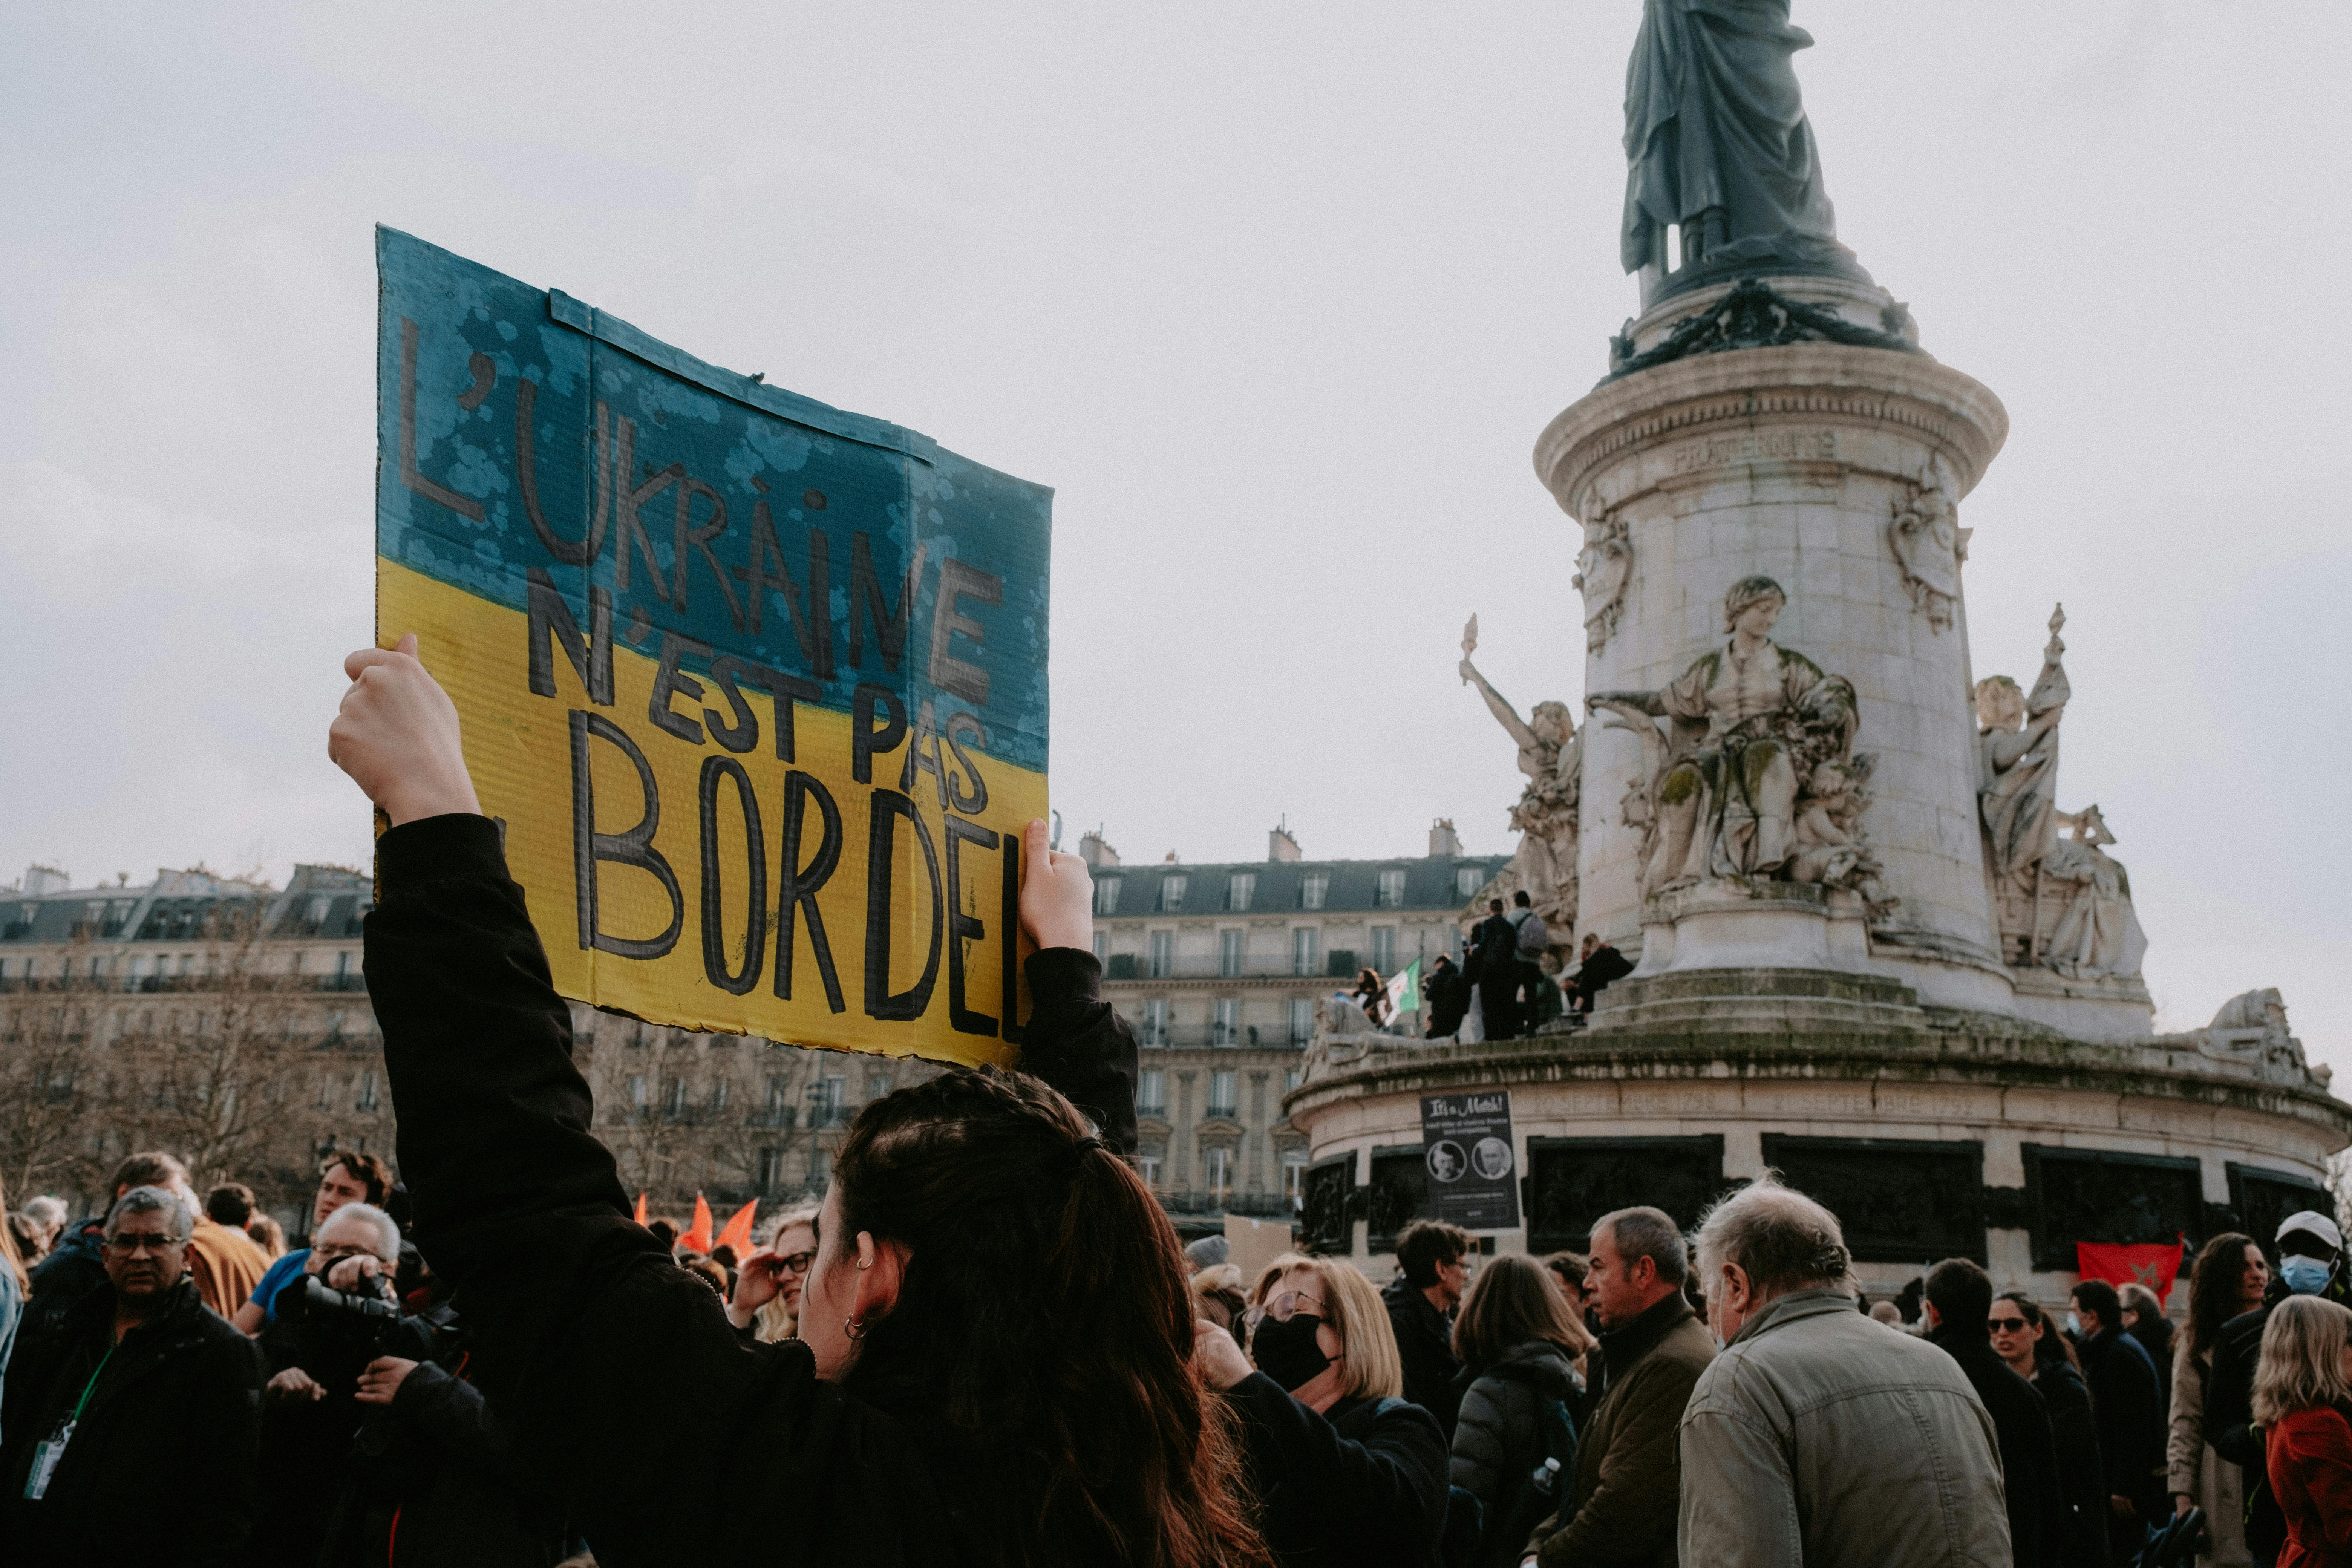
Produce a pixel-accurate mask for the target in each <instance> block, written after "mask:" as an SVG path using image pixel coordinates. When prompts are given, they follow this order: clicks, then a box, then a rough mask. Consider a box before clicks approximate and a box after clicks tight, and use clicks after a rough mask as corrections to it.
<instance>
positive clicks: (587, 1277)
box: [367, 816, 1443, 1568]
mask: <svg viewBox="0 0 2352 1568" xmlns="http://www.w3.org/2000/svg"><path fill="white" fill-rule="evenodd" d="M376 870H377V881H376V889H377V896H378V900H379V901H378V903H377V904H376V907H375V910H373V912H372V913H371V914H370V915H369V916H368V918H367V985H368V994H369V998H370V1000H371V1001H372V1002H373V1005H374V1007H375V1013H376V1016H377V1018H378V1019H379V1020H380V1022H381V1023H382V1025H383V1052H384V1064H385V1066H386V1068H388V1069H389V1070H390V1075H391V1079H392V1091H393V1102H394V1107H395V1109H396V1110H397V1111H398V1113H399V1117H400V1165H401V1171H402V1173H403V1174H404V1176H405V1177H406V1179H407V1184H408V1188H409V1191H410V1192H411V1193H412V1194H414V1195H415V1204H416V1238H417V1244H418V1246H419V1247H422V1248H423V1249H424V1253H425V1258H426V1259H427V1260H428V1261H429V1262H430V1263H431V1264H432V1265H433V1269H434V1272H435V1273H436V1275H438V1276H439V1277H441V1278H442V1279H446V1280H447V1281H449V1283H450V1285H451V1286H452V1288H453V1289H456V1290H457V1291H458V1292H459V1293H460V1295H461V1297H462V1299H463V1300H464V1301H465V1303H466V1316H467V1323H468V1325H469V1327H470V1330H471V1331H472V1332H473V1333H474V1334H475V1335H476V1336H477V1343H478V1354H477V1356H476V1358H475V1363H474V1368H473V1370H474V1371H475V1372H476V1373H478V1375H479V1378H480V1386H481V1388H482V1390H483V1392H484V1394H486V1395H487V1396H488V1401H489V1405H490V1409H491V1410H492V1411H493V1412H494V1413H495V1415H497V1417H498V1421H499V1427H500V1429H501V1430H502V1431H503V1432H504V1433H505V1434H506V1437H507V1440H508V1442H509V1444H511V1445H512V1447H513V1450H514V1453H515V1456H516V1458H517V1460H518V1462H519V1463H520V1467H521V1468H522V1470H523V1472H524V1473H525V1475H526V1476H527V1477H528V1478H529V1479H530V1481H531V1483H532V1484H533V1485H534V1486H535V1487H536V1488H537V1489H539V1491H540V1492H541V1495H544V1496H546V1497H549V1498H550V1499H551V1500H553V1501H554V1504H555V1506H557V1507H558V1508H560V1509H561V1510H562V1511H563V1513H564V1515H565V1517H566V1518H567V1519H568V1520H569V1521H571V1522H572V1525H573V1526H574V1527H576V1528H577V1529H578V1530H579V1531H580V1532H581V1533H582V1534H583V1536H585V1537H586V1539H587V1540H588V1541H589V1542H590V1543H591V1544H592V1545H593V1548H594V1550H595V1553H596V1559H597V1561H598V1562H599V1563H604V1564H605V1568H632V1565H633V1564H638V1563H650V1564H668V1563H674V1562H676V1561H677V1557H678V1542H677V1530H678V1525H677V1500H679V1499H681V1498H723V1499H725V1500H727V1505H726V1507H725V1508H724V1509H722V1510H718V1512H717V1513H716V1514H715V1515H714V1519H715V1521H716V1522H715V1523H713V1524H712V1525H711V1527H710V1529H709V1531H708V1532H707V1537H706V1538H705V1539H700V1540H698V1542H697V1543H696V1553H697V1554H698V1555H699V1556H702V1557H706V1558H710V1559H712V1560H719V1559H723V1558H728V1557H734V1556H740V1555H743V1554H745V1553H747V1552H757V1553H764V1554H767V1555H774V1554H775V1553H776V1552H778V1551H779V1550H780V1547H779V1544H778V1543H779V1542H780V1541H782V1540H785V1539H786V1538H789V1541H788V1544H789V1549H790V1555H791V1558H792V1561H793V1563H795V1564H834V1563H841V1564H850V1563H856V1564H860V1565H866V1564H871V1565H873V1568H890V1565H894V1564H915V1563H920V1564H923V1565H925V1568H929V1565H930V1564H933V1563H953V1562H956V1561H959V1560H962V1561H965V1562H968V1563H981V1562H985V1561H987V1560H988V1559H989V1558H990V1557H991V1556H992V1555H993V1546H992V1542H991V1541H990V1540H988V1539H987V1538H985V1536H984V1535H982V1534H976V1533H975V1532H974V1531H971V1530H968V1529H959V1528H958V1526H957V1523H956V1518H957V1517H958V1516H961V1517H962V1518H965V1519H972V1520H979V1519H987V1518H992V1517H993V1514H994V1510H995V1506H996V1504H995V1500H993V1499H987V1498H980V1499H975V1498H972V1497H971V1496H970V1495H969V1494H970V1492H971V1483H970V1481H969V1479H968V1478H964V1477H960V1476H954V1475H947V1476H940V1477H937V1478H934V1477H933V1476H932V1475H931V1474H930V1473H929V1467H928V1466H927V1465H926V1464H925V1463H924V1462H923V1460H922V1459H921V1458H919V1450H918V1447H917V1445H916V1443H915V1442H914V1441H913V1440H912V1439H911V1438H910V1436H909V1434H908V1431H907V1429H906V1428H905V1427H904V1426H901V1425H900V1424H899V1423H898V1422H897V1421H895V1420H893V1419H891V1418H890V1417H889V1416H887V1415H885V1414H883V1413H882V1412H880V1411H878V1410H877V1409H875V1408H874V1407H873V1406H871V1405H866V1404H864V1403H862V1402H861V1401H859V1400H857V1399H856V1398H854V1397H853V1396H851V1395H850V1394H846V1393H845V1392H844V1391H843V1390H842V1389H840V1388H839V1387H837V1386H835V1385H834V1384H829V1383H822V1382H819V1381H818V1379H817V1376H816V1366H815V1362H814V1357H813V1356H812V1354H811V1352H810V1351H809V1347H808V1346H807V1345H806V1344H804V1343H803V1342H799V1341H796V1340H795V1341H790V1342H784V1343H781V1344H751V1345H746V1344H745V1343H744V1342H742V1341H741V1340H740V1339H739V1338H738V1337H737V1335H736V1333H735V1331H733V1330H732V1329H731V1328H730V1327H729V1326H728V1322H727V1316H726V1312H725V1310H724V1309H723V1308H722V1307H721V1305H720V1302H719V1298H718V1296H717V1295H716V1294H714V1293H713V1292H712V1291H711V1289H710V1288H709V1286H708V1285H706V1284H704V1283H703V1282H702V1281H701V1280H700V1279H697V1278H696V1277H694V1276H693V1275H691V1274H688V1273H687V1272H685V1271H684V1270H683V1269H680V1268H677V1265H675V1264H674V1263H672V1262H671V1261H670V1258H669V1252H668V1248H667V1247H664V1246H663V1245H662V1243H661V1242H660V1240H659V1239H657V1238H656V1237H655V1236H654V1235H653V1234H652V1233H651V1232H649V1231H647V1230H646V1228H645V1227H644V1226H639V1225H635V1224H633V1223H631V1221H630V1218H629V1212H630V1202H629V1197H628V1194H625V1192H624V1191H623V1190H622V1188H621V1183H620V1179H619V1177H618V1175H617V1174H616V1173H615V1171H614V1163H613V1156H612V1153H611V1152H610V1151H608V1150H607V1149H605V1147H604V1145H603V1144H602V1143H600V1142H597V1141H596V1138H595V1135H594V1134H593V1132H591V1131H589V1129H590V1127H591V1126H592V1125H593V1111H594V1107H593V1104H592V1102H591V1099H590V1096H589V1092H588V1085H587V1082H586V1080H585V1079H583V1078H582V1077H581V1075H580V1072H579V1069H578V1068H576V1067H574V1066H573V1065H572V1012H571V1008H570V1006H569V1005H567V1004H566V1003H565V1002H564V1000H563V999H562V997H561V996H559V995H557V994H556V992H555V987H554V985H553V984H552V982H551V979H550V977H549V973H548V966H547V958H546V954H545V953H544V952H543V951H542V950H541V946H540V942H539V936H538V933H537V932H536V931H534V930H533V929H532V928H531V924H530V918H529V915H528V913H527V911H526V910H525V908H524V903H523V890H522V889H521V888H520V887H518V886H517V885H516V884H515V882H514V880H513V879H511V878H509V876H508V875H507V871H506V864H505V860H504V858H503V856H502V855H501V853H500V850H499V829H498V827H497V826H496V825H495V824H493V823H492V822H491V821H490V819H489V818H488V817H484V816H436V817H427V818H425V819H423V820H420V821H415V822H410V823H406V824H404V825H403V826H398V827H395V828H394V829H392V830H391V831H390V832H389V833H386V834H385V835H384V836H383V837H382V838H380V839H378V840H377V841H376ZM1027 973H1028V978H1029V989H1030V996H1031V1000H1032V1002H1033V1003H1034V1012H1033V1014H1032V1016H1031V1019H1030V1022H1029V1024H1028V1026H1027V1035H1028V1037H1027V1043H1026V1044H1025V1045H1024V1048H1023V1053H1022V1058H1021V1065H1022V1068H1024V1070H1025V1071H1028V1072H1031V1073H1034V1074H1035V1075H1037V1076H1038V1077H1039V1078H1041V1079H1045V1081H1046V1082H1048V1083H1050V1084H1052V1085H1053V1086H1054V1087H1055V1088H1056V1089H1060V1090H1061V1091H1062V1092H1063V1093H1064V1094H1066V1095H1067V1096H1068V1097H1069V1098H1070V1100H1072V1101H1073V1102H1074V1103H1075V1104H1076V1106H1077V1107H1078V1109H1079V1110H1082V1111H1085V1112H1086V1113H1087V1115H1089V1116H1090V1117H1092V1118H1093V1119H1094V1121H1095V1122H1096V1124H1097V1127H1098V1128H1099V1129H1100V1132H1101V1137H1102V1140H1103V1142H1105V1143H1106V1144H1108V1146H1110V1147H1111V1148H1112V1149H1113V1150H1115V1151H1117V1152H1120V1153H1127V1152H1131V1151H1132V1150H1133V1149H1134V1147H1135V1073H1136V1058H1135V1040H1134V1037H1133V1036H1132V1035H1131V1034H1129V1032H1128V1030H1127V1028H1126V1026H1124V1025H1123V1024H1122V1023H1120V1022H1119V1020H1118V1016H1117V1015H1116V1014H1114V1013H1113V1012H1112V1011H1111V1008H1110V1007H1109V1005H1108V1004H1106V1003H1104V1002H1103V1001H1102V1000H1101V999H1100V998H1099V996H1098V995H1097V984H1098V982H1099V979H1100V976H1101V970H1100V966H1099V965H1097V963H1096V962H1095V959H1094V955H1093V954H1091V953H1088V952H1079V951H1076V950H1072V949H1059V948H1057V949H1051V950H1048V951H1046V952H1038V953H1034V954H1032V955H1031V956H1030V958H1029V959H1028V962H1027ZM1441 1468H1442V1467H1441ZM1442 1492H1443V1484H1442V1481H1441V1497H1442ZM780 1521H781V1522H780ZM779 1531H782V1532H783V1533H782V1535H781V1536H780V1534H779Z"/></svg>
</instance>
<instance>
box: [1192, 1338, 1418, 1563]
mask: <svg viewBox="0 0 2352 1568" xmlns="http://www.w3.org/2000/svg"><path fill="white" fill-rule="evenodd" d="M1226 1392H1227V1396H1228V1397H1229V1398H1231V1399H1232V1400H1233V1401H1234V1404H1235V1405H1238V1406H1239V1407H1240V1409H1241V1412H1242V1415H1243V1431H1244V1441H1245V1442H1246V1444H1247V1446H1248V1449H1249V1458H1250V1468H1251V1470H1252V1472H1253V1473H1254V1474H1255V1477H1256V1478H1257V1479H1258V1483H1259V1487H1260V1490H1261V1492H1262V1493H1263V1492H1265V1491H1270V1490H1272V1489H1274V1488H1275V1487H1276V1486H1277V1485H1282V1484H1287V1485H1288V1486H1289V1488H1290V1489H1291V1490H1292V1492H1293V1494H1294V1495H1301V1496H1306V1497H1310V1498H1313V1499H1315V1500H1317V1501H1318V1503H1319V1504H1320V1505H1321V1507H1322V1509H1323V1510H1324V1511H1325V1515H1326V1518H1327V1520H1328V1521H1329V1523H1330V1527H1331V1529H1332V1530H1333V1531H1344V1533H1345V1537H1346V1539H1337V1538H1334V1537H1332V1536H1327V1537H1326V1539H1327V1541H1328V1543H1329V1545H1330V1546H1331V1549H1332V1561H1334V1562H1360V1561H1365V1560H1368V1559H1370V1558H1372V1557H1375V1556H1377V1557H1378V1558H1380V1559H1381V1560H1384V1561H1385V1560H1391V1559H1395V1560H1403V1558H1405V1557H1411V1558H1412V1560H1416V1561H1419V1560H1425V1559H1426V1558H1427V1557H1428V1556H1429V1554H1430V1553H1432V1552H1435V1551H1436V1550H1437V1541H1438V1536H1439V1535H1440V1534H1441V1533H1442V1532H1443V1531H1444V1528H1445V1492H1446V1479H1445V1469H1446V1454H1445V1440H1444V1437H1443V1436H1440V1435H1439V1433H1438V1430H1437V1422H1436V1419H1435V1418H1434V1417H1433V1416H1432V1415H1430V1414H1429V1413H1428V1412H1427V1411H1425V1410H1423V1409H1422V1408H1420V1407H1419V1406H1418V1405H1399V1406H1397V1407H1396V1408H1394V1409H1393V1410H1391V1412H1390V1413H1389V1414H1388V1415H1384V1416H1382V1417H1381V1419H1380V1420H1379V1421H1378V1422H1377V1423H1376V1424H1375V1425H1374V1426H1373V1427H1372V1430H1371V1431H1370V1434H1369V1435H1367V1436H1366V1437H1365V1439H1364V1441H1362V1442H1360V1443H1357V1442H1350V1441H1349V1439H1347V1438H1345V1437H1342V1436H1339V1431H1338V1429H1337V1428H1335V1427H1334V1426H1332V1425H1331V1423H1329V1422H1328V1421H1326V1420H1325V1419H1323V1417H1322V1416H1320V1415H1317V1414H1316V1413H1315V1412H1314V1411H1312V1410H1309V1409H1307V1406H1305V1405H1301V1404H1299V1403H1298V1401H1297V1400H1296V1399H1293V1398H1291V1397H1290V1395H1289V1394H1286V1393H1285V1392H1284V1391H1283V1388H1282V1385H1281V1384H1278V1383H1276V1382H1275V1381H1274V1379H1272V1378H1270V1377H1268V1376H1266V1375H1265V1373H1262V1372H1261V1373H1251V1374H1250V1375H1249V1376H1247V1377H1245V1378H1244V1379H1243V1380H1242V1381H1241V1382H1239V1383H1237V1384H1234V1386H1233V1387H1232V1388H1231V1389H1229V1390H1227V1391H1226ZM1349 1541H1353V1542H1355V1543H1356V1546H1357V1550H1354V1551H1349V1550H1342V1548H1344V1547H1346V1546H1347V1545H1348V1544H1349ZM1397 1542H1422V1543H1423V1546H1422V1548H1421V1550H1420V1551H1419V1552H1412V1553H1404V1554H1400V1553H1397V1552H1396V1551H1395V1543H1397Z"/></svg>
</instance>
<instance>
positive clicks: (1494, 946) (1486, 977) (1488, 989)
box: [1468, 899, 1519, 1040]
mask: <svg viewBox="0 0 2352 1568" xmlns="http://www.w3.org/2000/svg"><path fill="white" fill-rule="evenodd" d="M1468 973H1469V976H1470V982H1471V984H1474V985H1475V986H1476V987H1477V988H1478V1012H1479V1017H1480V1021H1481V1022H1482V1023H1484V1024H1485V1026H1486V1037H1487V1038H1488V1039H1490V1040H1507V1039H1511V1038H1514V1037H1517V1034H1518V1032H1519V1004H1518V994H1519V931H1518V928H1517V926H1515V925H1513V924H1512V923H1511V922H1510V919H1509V917H1507V915H1505V914H1504V913H1503V900H1500V899H1489V900H1486V919H1485V920H1483V921H1479V922H1478V923H1477V924H1476V925H1475V926H1472V927H1471V928H1470V967H1469V970H1468Z"/></svg>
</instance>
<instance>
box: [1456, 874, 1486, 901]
mask: <svg viewBox="0 0 2352 1568" xmlns="http://www.w3.org/2000/svg"><path fill="white" fill-rule="evenodd" d="M1485 885H1486V872H1485V871H1483V870H1481V869H1480V868H1477V867H1475V866H1456V867H1455V868H1454V897H1455V898H1457V899H1466V898H1468V897H1469V896H1470V895H1471V894H1473V893H1475V892H1476V891H1477V890H1478V889H1480V888H1482V887H1484V886H1485Z"/></svg>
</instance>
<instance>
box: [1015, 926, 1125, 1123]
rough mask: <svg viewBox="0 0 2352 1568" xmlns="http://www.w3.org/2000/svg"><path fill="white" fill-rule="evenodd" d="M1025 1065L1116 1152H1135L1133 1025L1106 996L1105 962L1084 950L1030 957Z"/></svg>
mask: <svg viewBox="0 0 2352 1568" xmlns="http://www.w3.org/2000/svg"><path fill="white" fill-rule="evenodd" d="M1025 967H1026V969H1027V971H1028V975H1029V1001H1030V1014H1029V1026H1028V1029H1027V1031H1026V1034H1025V1037H1024V1041H1025V1043H1024V1045H1023V1046H1022V1047H1021V1070H1022V1071H1023V1072H1025V1073H1031V1074H1034V1075H1035V1076H1036V1077H1038V1078H1041V1079H1045V1081H1046V1082H1047V1083H1049V1084H1052V1085H1053V1086H1054V1087H1055V1089H1059V1090H1060V1091H1061V1092H1062V1093H1063V1094H1064V1095H1065V1096H1066V1097H1067V1099H1068V1100H1069V1101H1070V1103H1071V1104H1073V1105H1075V1106H1076V1107H1077V1108H1078V1109H1079V1110H1081V1111H1083V1112H1084V1113H1085V1114H1086V1116H1087V1119H1088V1120H1089V1121H1093V1122H1094V1124H1095V1126H1096V1127H1097V1129H1098V1130H1099V1134H1100V1136H1101V1138H1102V1141H1103V1142H1105V1143H1107V1144H1108V1145H1110V1148H1111V1150H1112V1152H1114V1153H1117V1154H1119V1155H1122V1156H1124V1155H1129V1154H1132V1153H1134V1152H1135V1149H1136V1131H1135V1075H1136V1058H1135V1031H1134V1030H1132V1029H1130V1028H1129V1027H1128V1025H1127V1020H1126V1019H1124V1018H1122V1017H1120V1016H1118V1013H1117V1012H1116V1011H1115V1010H1114V1009H1113V1008H1112V1006H1111V1005H1110V1004H1109V1003H1108V1002H1106V1001H1104V1000H1103V999H1102V965H1101V964H1099V963H1096V962H1095V955H1094V954H1093V953H1091V952H1086V951H1085V950H1084V949H1081V948H1075V947H1049V948H1046V949H1045V950H1043V951H1042V952H1033V953H1031V954H1030V955H1029V962H1028V963H1027V965H1026V966H1025Z"/></svg>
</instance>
